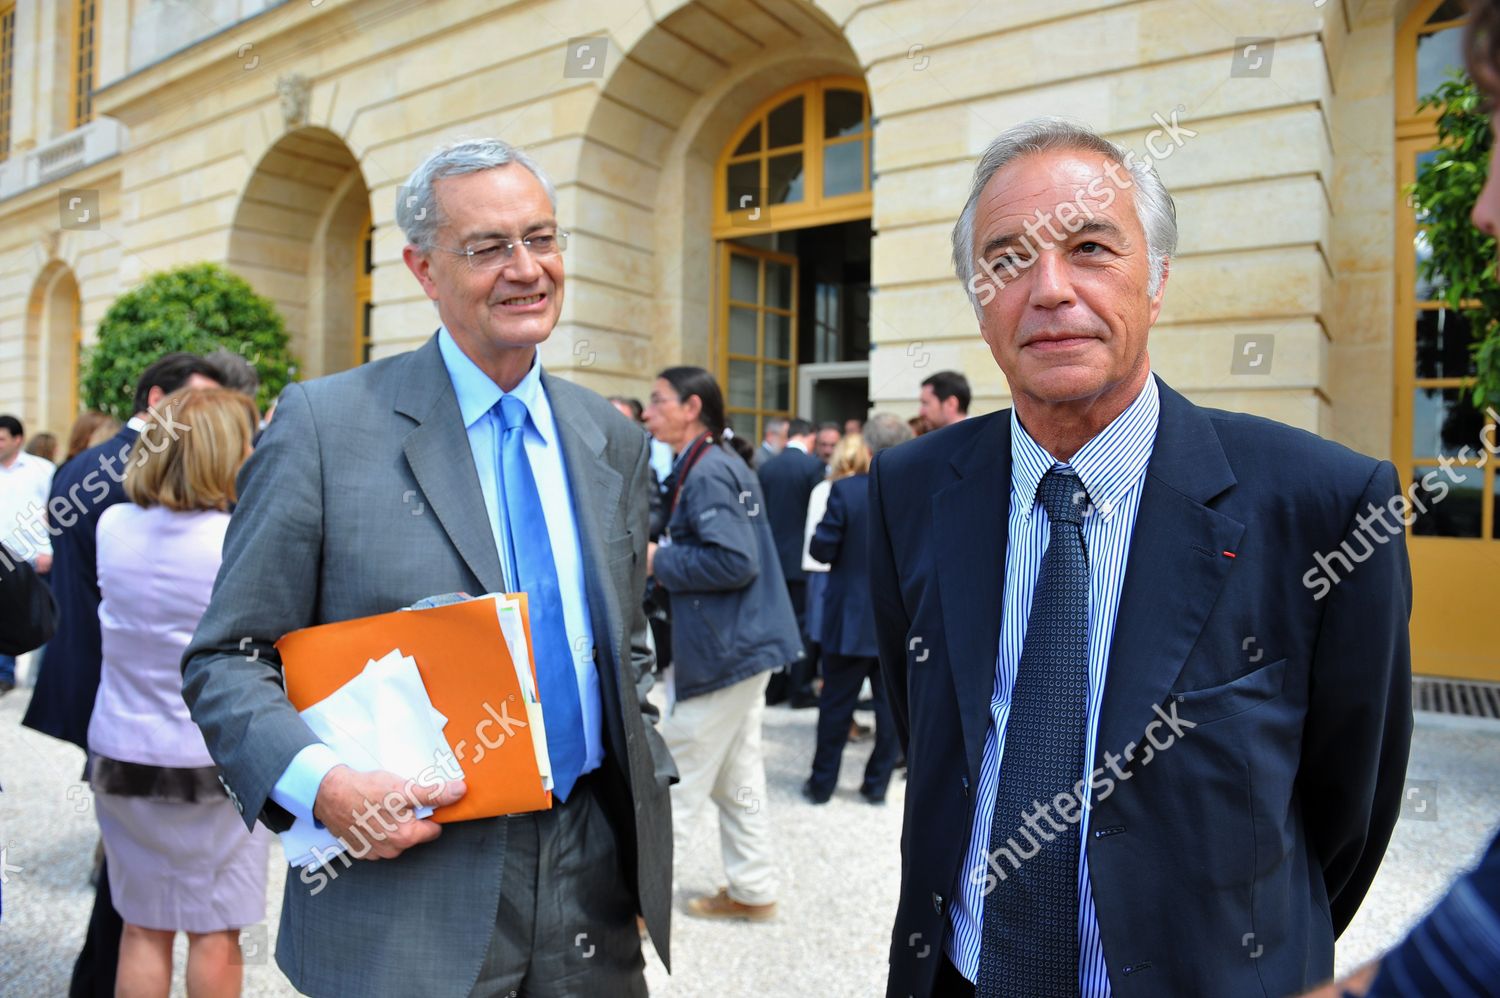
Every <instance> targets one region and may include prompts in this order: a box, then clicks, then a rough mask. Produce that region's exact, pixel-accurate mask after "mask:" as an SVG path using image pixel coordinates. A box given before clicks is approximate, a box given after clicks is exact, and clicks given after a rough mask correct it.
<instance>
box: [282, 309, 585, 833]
mask: <svg viewBox="0 0 1500 998" xmlns="http://www.w3.org/2000/svg"><path fill="white" fill-rule="evenodd" d="M438 349H439V351H440V352H441V353H442V356H443V363H444V365H446V367H447V368H448V377H449V379H450V380H451V381H452V382H453V392H454V394H455V395H456V396H457V397H458V411H459V413H460V415H461V416H462V418H463V421H464V429H465V430H466V432H467V433H468V437H469V450H470V452H471V453H472V454H473V455H474V468H475V470H476V471H477V472H478V474H479V490H480V492H482V493H483V494H484V506H485V511H486V513H487V514H488V516H489V522H490V529H491V530H492V531H493V532H494V535H495V550H496V551H502V550H504V543H505V535H504V533H503V531H504V530H505V526H504V521H503V520H502V518H501V516H500V495H499V492H498V491H497V486H496V481H497V478H498V468H499V462H500V435H501V432H502V430H503V425H502V423H501V420H500V416H499V414H497V413H495V412H493V411H491V410H493V408H494V407H495V404H496V403H497V402H499V401H500V397H501V396H502V395H504V394H505V393H504V392H503V391H501V389H500V386H499V385H497V384H495V382H494V381H493V380H491V378H490V376H489V375H487V374H485V373H484V372H483V371H481V370H480V369H479V365H477V364H475V363H474V362H473V361H472V360H470V359H469V357H468V355H467V354H465V353H464V352H463V351H462V350H460V349H459V347H458V344H457V343H455V342H454V340H453V337H452V335H451V334H450V333H449V332H448V330H447V329H439V330H438ZM511 394H513V395H515V396H516V397H517V398H519V399H520V400H521V401H522V402H524V403H526V409H527V411H528V412H529V413H530V414H531V419H530V421H529V422H528V423H527V425H526V429H525V430H524V431H523V432H524V433H525V434H526V439H525V444H526V457H527V460H529V461H530V462H531V473H532V475H533V476H534V477H535V478H536V487H537V492H538V493H539V494H540V496H541V499H542V507H543V509H544V510H545V511H546V517H547V522H546V523H545V524H544V525H543V526H544V527H545V529H546V531H547V536H548V538H549V539H550V541H551V542H552V560H553V562H554V563H555V564H556V565H557V581H558V585H559V588H560V589H561V591H562V604H563V623H564V626H565V627H566V629H567V632H568V647H570V648H572V649H574V650H575V654H574V656H573V670H574V672H575V674H576V675H577V677H578V702H579V704H580V705H581V706H582V708H583V729H584V730H583V736H584V750H585V757H584V765H583V772H585V773H588V772H592V771H593V770H595V769H598V768H599V766H600V765H601V764H602V763H603V762H604V737H603V720H602V718H603V706H602V699H601V696H600V692H599V671H598V669H596V668H595V666H594V633H593V627H592V626H591V624H590V623H589V603H588V595H587V590H586V589H585V586H584V575H583V571H584V568H583V547H582V544H581V542H580V541H579V538H578V519H577V516H576V515H575V513H574V509H573V492H572V489H571V487H570V485H569V483H568V474H567V468H566V465H565V463H564V459H563V452H562V441H561V439H560V438H559V436H558V431H557V421H556V419H554V418H553V415H552V404H551V402H550V401H549V400H548V398H547V393H546V391H545V390H543V388H542V365H541V361H540V359H539V358H538V359H536V360H534V361H533V362H532V365H531V370H529V371H527V372H526V376H525V377H524V378H522V379H521V383H520V384H518V385H516V387H515V389H514V390H513V391H512V393H511ZM500 561H501V572H502V574H503V573H504V572H505V570H506V569H505V564H504V563H505V559H503V558H502V559H500ZM505 581H506V588H507V590H511V589H513V588H514V584H513V582H512V580H510V579H506V580H505ZM433 595H436V594H433ZM340 761H341V760H340V759H339V758H338V756H337V755H336V754H335V753H334V751H333V750H332V749H330V748H329V747H328V746H327V745H325V744H323V743H322V742H318V743H316V744H313V745H309V746H307V747H306V748H304V749H303V750H302V751H300V752H298V753H297V754H296V755H295V756H294V757H293V758H292V761H291V764H290V765H288V766H287V769H286V772H285V773H283V774H282V775H281V778H280V779H279V780H277V781H276V785H275V787H273V788H272V790H271V799H272V800H274V801H275V802H276V803H278V804H280V805H281V806H282V807H284V808H286V809H287V810H288V811H290V812H292V813H293V814H295V815H311V814H312V808H313V803H314V802H315V801H316V800H317V797H318V787H319V786H320V785H321V784H322V782H323V777H325V776H327V775H328V771H329V770H330V769H332V768H333V767H334V766H337V765H339V764H340Z"/></svg>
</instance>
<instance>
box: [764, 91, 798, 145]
mask: <svg viewBox="0 0 1500 998" xmlns="http://www.w3.org/2000/svg"><path fill="white" fill-rule="evenodd" d="M766 131H767V132H768V134H769V136H770V141H769V143H768V145H770V147H771V148H772V149H780V148H781V147H782V146H796V145H801V144H802V98H801V97H793V98H792V99H791V100H789V101H787V102H786V103H785V104H783V105H781V106H780V107H778V108H777V109H776V110H774V111H772V112H771V114H770V115H769V117H767V119H766Z"/></svg>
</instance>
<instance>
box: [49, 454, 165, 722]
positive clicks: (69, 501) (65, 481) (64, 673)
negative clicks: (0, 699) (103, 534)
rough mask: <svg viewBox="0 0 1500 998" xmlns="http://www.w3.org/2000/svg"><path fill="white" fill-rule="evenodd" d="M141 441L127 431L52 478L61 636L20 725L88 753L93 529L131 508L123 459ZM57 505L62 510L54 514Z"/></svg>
mask: <svg viewBox="0 0 1500 998" xmlns="http://www.w3.org/2000/svg"><path fill="white" fill-rule="evenodd" d="M136 436H137V433H136V431H135V430H132V429H131V428H130V427H128V426H126V427H124V428H122V429H121V430H120V432H119V433H117V434H115V435H114V436H113V437H111V438H109V439H108V440H106V441H105V442H104V443H102V444H99V445H98V446H96V447H91V448H89V449H88V450H86V451H84V452H83V453H82V454H79V455H78V456H77V457H75V458H73V460H71V461H68V462H67V463H66V464H64V465H63V466H62V467H61V468H58V469H57V474H55V475H53V476H52V494H51V497H50V498H49V500H48V503H47V505H48V508H49V509H53V508H56V509H66V510H67V512H64V513H62V514H60V515H59V514H56V513H48V520H49V522H50V523H51V524H52V526H53V527H54V528H55V529H56V530H57V531H58V532H57V533H56V534H55V535H54V536H53V538H52V574H51V578H50V579H49V582H50V584H51V586H52V594H53V595H54V596H56V597H57V609H58V630H57V637H55V638H54V639H53V641H52V643H51V644H50V645H48V646H47V660H46V662H45V663H44V668H43V669H42V670H41V672H40V673H39V674H38V675H37V681H36V691H35V692H34V693H33V694H32V697H31V704H30V705H29V706H28V707H27V708H26V718H25V720H24V721H22V722H21V723H23V724H25V725H26V726H27V727H28V728H35V729H36V730H37V731H40V732H42V734H45V735H51V736H52V737H54V738H61V739H63V740H64V741H69V742H72V743H73V744H74V745H77V746H78V747H79V748H81V749H83V750H84V751H87V750H88V733H89V718H90V717H91V716H93V713H94V695H95V694H96V693H97V692H98V690H99V662H100V656H101V652H100V650H99V642H100V639H99V576H98V572H97V561H96V553H95V552H96V548H95V545H94V528H95V527H97V526H98V525H99V517H100V515H102V514H103V512H104V511H105V510H106V509H108V508H109V507H111V506H113V505H115V504H116V503H121V502H125V485H124V481H125V459H126V456H127V455H128V454H129V453H130V448H131V446H132V445H133V444H134V443H135V438H136ZM59 500H62V502H61V504H58V505H56V506H55V507H54V504H57V503H58V501H59Z"/></svg>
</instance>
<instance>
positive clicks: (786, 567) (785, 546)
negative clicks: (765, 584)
mask: <svg viewBox="0 0 1500 998" xmlns="http://www.w3.org/2000/svg"><path fill="white" fill-rule="evenodd" d="M755 473H756V474H757V475H759V476H760V485H761V488H762V489H764V490H765V493H766V517H767V519H769V520H770V521H771V536H772V537H774V538H775V539H776V555H777V557H779V558H780V559H781V574H782V575H783V576H785V577H786V580H787V581H788V582H793V581H795V582H803V581H805V580H806V578H807V573H806V572H804V571H803V570H802V542H803V540H804V539H805V538H804V532H805V530H806V528H807V500H808V499H809V498H810V497H811V496H812V490H813V486H815V485H817V484H818V483H819V482H821V481H822V480H823V479H824V478H825V477H827V475H828V468H827V467H826V466H825V465H824V464H823V462H822V461H819V460H818V459H817V458H815V457H813V456H812V455H811V454H808V453H806V452H805V451H800V450H798V449H797V448H795V447H792V446H788V447H787V448H786V449H785V450H783V451H782V452H781V453H780V454H777V455H776V456H775V457H773V458H771V459H770V460H769V461H767V462H766V463H765V464H763V465H761V466H760V467H759V468H758V469H757V470H756V472H755ZM799 613H800V611H799Z"/></svg>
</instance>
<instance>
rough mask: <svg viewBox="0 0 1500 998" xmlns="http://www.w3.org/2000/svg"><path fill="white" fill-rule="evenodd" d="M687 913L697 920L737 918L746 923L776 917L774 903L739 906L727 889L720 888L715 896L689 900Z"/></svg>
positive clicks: (764, 920)
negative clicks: (696, 917) (697, 918)
mask: <svg viewBox="0 0 1500 998" xmlns="http://www.w3.org/2000/svg"><path fill="white" fill-rule="evenodd" d="M687 912H688V914H689V915H696V916H698V917H699V918H738V919H743V920H744V921H747V922H766V921H769V920H771V919H773V918H775V917H776V902H775V901H772V902H771V903H770V904H741V903H740V902H738V901H736V900H735V899H734V898H732V897H730V896H729V888H727V887H720V888H719V893H717V894H713V895H705V896H703V897H695V898H689V899H688V903H687Z"/></svg>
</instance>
